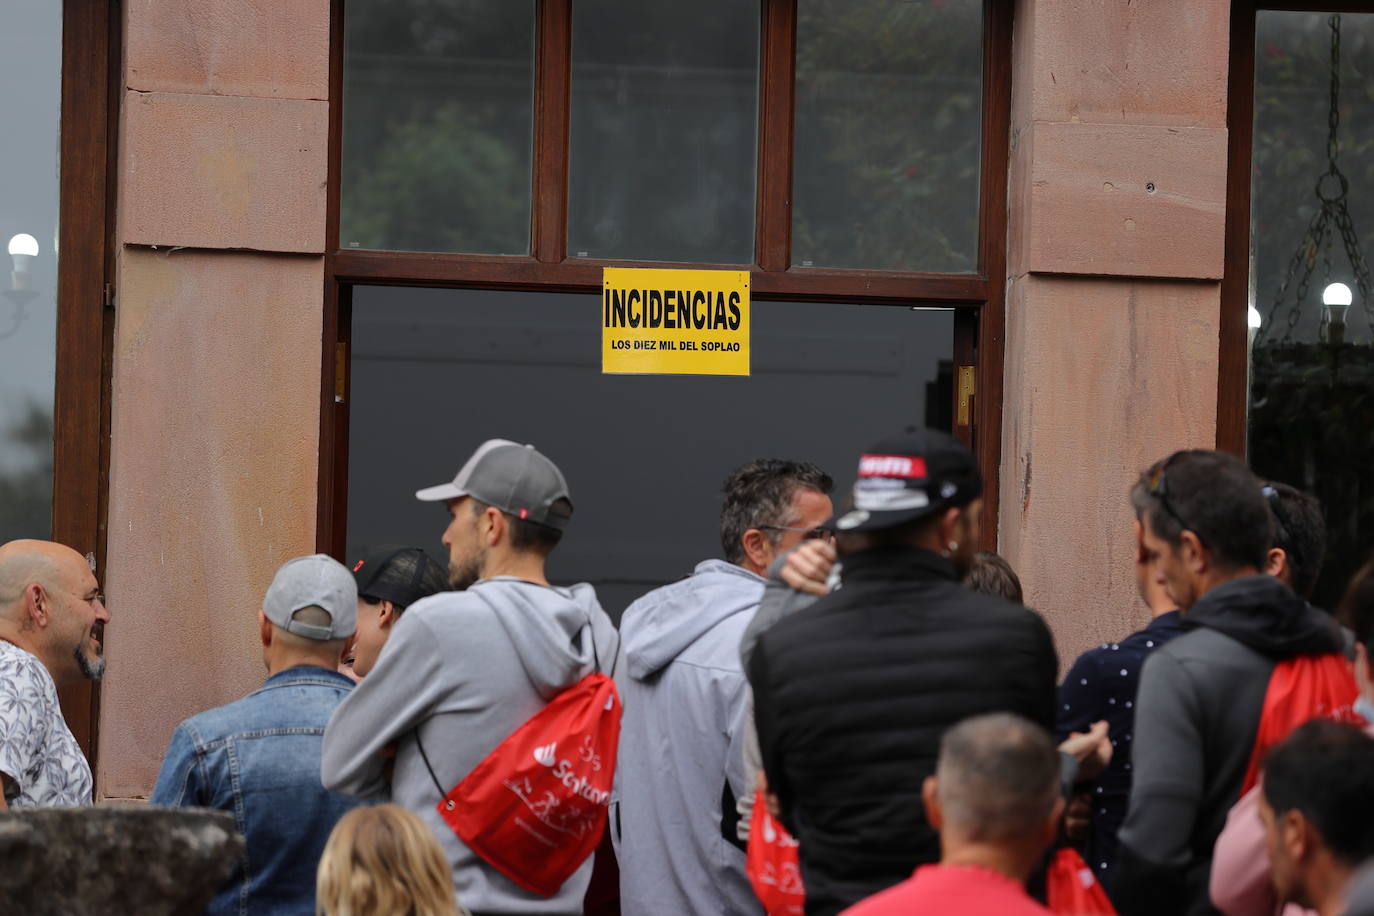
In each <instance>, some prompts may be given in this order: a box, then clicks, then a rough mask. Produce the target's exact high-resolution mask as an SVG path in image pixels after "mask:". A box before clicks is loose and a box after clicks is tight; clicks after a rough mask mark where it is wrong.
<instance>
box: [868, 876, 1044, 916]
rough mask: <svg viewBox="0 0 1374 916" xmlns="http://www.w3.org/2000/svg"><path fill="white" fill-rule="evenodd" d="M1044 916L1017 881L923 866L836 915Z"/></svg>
mask: <svg viewBox="0 0 1374 916" xmlns="http://www.w3.org/2000/svg"><path fill="white" fill-rule="evenodd" d="M910 913H929V914H931V916H938V914H941V913H948V914H951V916H955V914H957V916H1047V914H1048V913H1049V910H1047V909H1045V908H1044V907H1043V906H1041V905H1040V904H1038V903H1036V902H1035V901H1034V900H1032V899H1031V898H1030V895H1028V894H1027V893H1026V888H1025V887H1024V886H1023V885H1022V884H1021V883H1020V882H1018V881H1013V880H1012V879H1011V878H1008V877H1007V876H1006V875H1003V874H1001V873H999V872H995V871H993V870H991V869H988V868H981V867H979V866H976V865H954V866H947V865H922V866H921V867H920V868H918V869H916V873H915V874H914V875H912V876H911V877H910V878H908V879H907V880H905V881H903V882H902V883H901V884H898V885H896V886H895V887H889V888H888V889H887V890H885V891H883V892H882V893H879V894H874V895H873V896H872V897H869V898H868V899H867V900H862V901H860V902H858V903H856V904H855V905H854V906H852V907H850V908H849V909H847V910H845V911H844V913H842V914H841V916H907V914H910Z"/></svg>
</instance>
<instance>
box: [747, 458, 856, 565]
mask: <svg viewBox="0 0 1374 916" xmlns="http://www.w3.org/2000/svg"><path fill="white" fill-rule="evenodd" d="M834 486H835V482H834V481H833V480H831V479H830V475H829V474H827V473H825V471H822V470H821V469H820V467H819V466H817V465H815V464H812V463H811V462H809V461H787V460H784V459H782V458H759V459H757V460H755V461H751V462H749V463H748V464H746V465H744V466H743V467H740V468H736V469H735V470H734V472H732V473H731V474H730V476H729V477H727V478H725V483H724V484H722V486H721V489H722V490H724V491H725V502H724V504H723V505H722V506H721V508H720V547H721V550H722V551H724V554H725V559H726V561H728V562H730V563H738V562H739V561H740V560H742V559H744V533H745V532H746V531H748V530H749V529H750V528H760V529H766V528H767V527H768V526H770V525H773V526H779V527H789V526H791V525H795V524H796V522H797V518H796V517H795V515H794V514H793V512H792V497H793V495H794V494H795V493H796V492H797V490H800V489H806V490H816V491H817V492H819V493H825V494H829V493H830V491H831V489H833V488H834ZM764 533H765V534H767V535H768V536H769V538H770V540H773V541H775V542H776V541H777V540H778V535H779V534H780V532H777V531H765V532H764Z"/></svg>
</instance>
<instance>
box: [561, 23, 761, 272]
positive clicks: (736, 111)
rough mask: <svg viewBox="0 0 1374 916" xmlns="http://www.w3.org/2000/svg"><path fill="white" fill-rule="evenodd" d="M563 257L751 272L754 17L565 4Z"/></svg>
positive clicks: (754, 150)
mask: <svg viewBox="0 0 1374 916" xmlns="http://www.w3.org/2000/svg"><path fill="white" fill-rule="evenodd" d="M572 54H573V59H572V124H571V129H570V134H571V136H570V140H569V143H570V146H571V149H570V153H569V156H570V162H569V173H570V177H569V189H568V193H569V200H568V253H569V255H571V256H573V257H590V258H615V259H629V260H643V261H690V262H697V263H714V264H749V263H752V262H753V260H754V196H755V193H754V189H755V173H756V171H757V156H758V152H757V150H758V146H757V135H758V92H759V5H758V4H757V3H752V4H751V3H740V2H738V0H698V2H696V3H661V2H653V3H644V2H634V0H578V2H576V3H574V4H573V50H572Z"/></svg>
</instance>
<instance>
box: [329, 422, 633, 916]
mask: <svg viewBox="0 0 1374 916" xmlns="http://www.w3.org/2000/svg"><path fill="white" fill-rule="evenodd" d="M415 495H416V497H417V498H418V499H420V500H423V501H426V502H442V503H443V504H444V505H445V506H446V507H447V509H448V513H449V525H448V528H447V529H446V530H445V532H444V536H443V544H444V546H445V547H447V548H448V550H449V572H450V582H451V583H452V585H453V587H454V588H455V589H460V591H454V592H443V593H440V594H438V595H434V596H432V597H429V598H425V599H423V600H421V601H418V602H416V603H415V604H414V605H412V606H411V607H410V609H409V610H407V611H406V613H405V614H404V616H402V617H401V618H400V619H399V620H398V621H397V622H396V624H395V626H394V627H393V628H392V632H391V636H390V638H389V639H388V640H387V641H386V645H385V646H383V647H382V650H381V653H380V654H379V655H378V657H377V661H376V664H375V665H374V666H373V668H372V670H371V671H370V672H369V673H368V675H367V677H365V678H363V680H362V681H361V682H360V683H359V684H358V686H357V688H356V689H355V690H354V691H353V693H352V694H351V695H350V696H349V697H348V699H346V700H344V701H343V703H341V704H340V705H339V708H338V710H337V711H336V712H335V713H334V717H333V718H332V719H331V720H330V722H329V728H328V729H327V730H326V732H325V736H324V759H323V763H322V767H321V775H322V777H323V780H324V784H325V786H326V787H328V788H330V789H333V790H335V791H339V792H346V793H349V794H350V795H357V796H362V797H364V798H381V797H389V798H390V800H391V801H393V802H395V803H396V804H399V805H402V806H404V807H406V808H408V809H409V810H411V811H413V812H414V813H415V814H417V815H419V817H420V818H421V819H422V820H424V821H425V823H426V824H428V825H429V827H430V829H432V830H433V831H434V834H435V836H437V837H438V838H439V842H440V843H441V845H442V846H443V847H444V853H445V855H446V856H447V858H448V863H449V868H450V869H451V870H452V873H453V883H454V885H455V888H456V890H457V893H458V899H459V900H461V901H463V904H464V905H465V906H467V907H469V908H470V909H471V910H472V911H473V912H474V913H484V914H486V913H542V914H550V916H559V914H567V916H575V914H580V913H581V912H582V900H583V895H584V894H585V893H586V890H587V884H588V882H589V881H590V879H591V871H592V861H591V859H588V860H587V861H586V862H585V863H584V864H583V865H582V866H581V867H580V868H579V869H578V870H577V871H576V872H574V873H573V875H572V877H570V878H569V879H568V880H567V881H565V882H564V883H563V885H562V887H560V888H559V889H558V890H557V891H556V892H555V893H554V894H553V895H552V896H551V897H542V896H540V895H538V894H535V893H533V892H531V891H528V890H525V889H524V888H523V887H521V886H520V885H518V884H516V883H515V882H514V881H512V880H511V879H510V878H508V877H506V875H505V874H504V873H503V872H502V871H501V870H499V869H498V868H496V867H495V866H493V865H491V864H490V863H488V862H487V861H486V860H485V859H483V858H481V857H480V856H479V855H478V854H477V853H475V852H474V851H473V850H472V849H470V848H469V847H468V846H467V845H466V844H465V843H463V841H462V840H461V839H459V838H458V835H457V834H456V833H454V831H453V830H452V829H451V828H450V827H449V825H448V824H447V822H445V821H444V819H443V818H442V817H440V815H439V812H438V811H437V810H436V806H437V805H438V804H439V802H440V801H441V800H442V799H443V798H444V796H445V795H446V794H447V793H448V792H449V790H451V789H452V788H453V787H454V786H455V785H457V784H458V783H459V782H460V781H462V780H463V778H464V777H466V776H467V775H468V774H469V773H470V772H471V771H472V769H473V768H474V767H476V766H477V764H479V763H480V762H482V760H483V759H485V758H486V757H487V756H488V755H489V754H490V753H491V752H492V751H493V750H494V749H495V748H496V747H497V746H498V745H500V744H501V743H502V742H503V741H504V740H505V739H506V738H507V737H508V736H509V735H510V734H511V733H512V732H514V731H515V730H516V729H518V728H519V727H520V726H521V725H523V724H524V723H525V722H527V721H528V720H529V719H530V718H531V717H532V716H534V715H535V714H536V713H538V712H540V711H541V710H542V709H543V708H544V707H545V706H546V705H547V704H548V703H549V701H550V700H552V699H553V698H554V697H556V696H558V694H560V693H561V692H562V691H563V690H565V689H566V688H568V687H571V686H572V685H574V684H576V683H577V682H578V681H580V680H582V678H584V677H585V676H587V675H588V674H590V673H592V672H593V671H594V670H599V671H602V672H605V673H608V674H610V673H613V669H614V666H615V660H616V658H617V655H618V654H619V642H620V640H619V637H618V636H617V634H616V631H615V627H614V625H612V623H611V620H610V618H609V617H607V616H606V612H605V611H603V610H602V609H601V605H600V604H599V603H598V602H597V600H596V593H595V592H594V591H593V589H592V587H591V586H590V585H586V584H581V585H574V586H572V587H570V588H557V587H554V586H552V585H550V584H549V581H548V578H547V577H546V575H545V563H546V561H547V559H548V556H549V554H550V552H551V551H552V550H553V549H554V548H555V547H556V546H557V545H558V543H559V541H560V539H561V538H562V536H563V531H564V529H565V528H566V527H567V525H568V522H569V520H570V519H571V518H572V499H571V497H570V496H569V494H568V485H567V482H566V481H565V480H564V478H563V473H562V472H561V471H560V470H559V469H558V468H557V466H555V465H554V463H553V462H552V461H550V460H549V459H548V458H546V457H545V456H544V455H542V454H541V453H539V452H538V451H535V449H534V447H533V446H529V445H520V444H518V443H515V442H510V441H508V440H505V439H491V440H488V441H487V442H485V443H483V444H482V445H481V446H480V447H479V448H478V449H477V451H476V452H474V453H473V455H472V457H470V458H469V459H468V461H467V463H465V464H464V465H463V467H462V468H461V469H460V470H459V471H458V475H457V476H456V477H455V478H454V479H453V481H452V483H445V484H440V485H438V486H434V487H429V488H428V489H424V490H420V491H419V492H418V493H416V494H415ZM393 763H394V770H393V769H392V767H391V764H393Z"/></svg>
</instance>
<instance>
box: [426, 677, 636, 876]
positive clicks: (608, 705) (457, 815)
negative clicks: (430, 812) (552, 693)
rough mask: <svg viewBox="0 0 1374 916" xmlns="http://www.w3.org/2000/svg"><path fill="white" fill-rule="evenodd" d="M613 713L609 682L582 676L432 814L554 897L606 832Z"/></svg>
mask: <svg viewBox="0 0 1374 916" xmlns="http://www.w3.org/2000/svg"><path fill="white" fill-rule="evenodd" d="M620 710H621V707H620V697H619V695H618V694H617V693H616V689H615V684H614V682H613V681H612V680H611V679H610V678H609V677H607V676H606V675H604V674H599V673H598V674H589V675H587V676H586V677H585V678H583V679H582V680H580V681H578V682H577V683H576V684H574V685H573V686H572V687H569V688H568V689H567V690H565V691H563V692H562V693H560V694H559V695H558V696H556V697H554V698H553V700H551V701H550V702H549V704H548V705H547V706H545V707H544V708H543V709H542V710H540V711H539V712H538V713H536V714H535V715H534V716H532V717H531V718H530V719H529V720H528V721H527V722H525V724H524V725H522V726H520V727H519V728H518V729H516V730H515V731H514V732H513V733H512V734H511V735H510V737H508V738H506V740H505V741H502V742H501V743H500V744H499V745H497V747H496V749H495V750H493V751H492V752H491V753H490V754H488V755H487V757H486V758H485V759H484V760H483V761H482V762H481V763H479V764H478V765H477V766H476V767H474V768H473V770H472V772H471V773H469V774H468V775H467V776H466V777H464V778H463V780H462V782H460V783H458V785H457V786H455V787H454V788H453V791H451V792H449V793H448V795H446V796H445V797H444V798H443V800H442V801H440V802H439V804H438V811H439V816H440V817H442V818H443V819H444V821H445V823H447V824H448V825H449V827H451V828H452V829H453V832H454V833H456V834H457V835H458V837H459V839H461V840H462V841H463V842H464V843H466V844H467V846H468V848H469V849H471V850H472V851H473V852H475V853H477V854H478V855H479V856H481V857H482V858H483V859H484V860H485V861H486V862H487V863H488V864H489V865H491V866H492V867H493V868H495V869H496V870H497V871H499V872H501V873H502V874H503V875H505V876H506V877H507V878H510V879H511V880H512V881H514V882H515V883H516V884H518V885H520V886H521V887H523V888H524V889H525V890H527V891H530V892H532V893H535V894H539V895H540V896H542V897H551V896H553V895H554V894H555V893H557V892H558V889H559V888H560V887H562V886H563V883H564V882H565V881H567V880H568V878H570V877H572V874H573V872H575V871H577V869H578V868H579V867H580V866H581V865H582V863H583V862H585V861H586V860H587V857H588V856H590V855H591V854H592V852H593V851H594V850H595V849H596V847H597V844H598V843H599V842H600V841H601V836H602V833H603V832H604V831H605V829H606V814H607V810H608V808H609V805H610V801H611V782H612V779H613V778H614V775H615V758H616V746H617V744H618V743H619V741H620Z"/></svg>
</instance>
